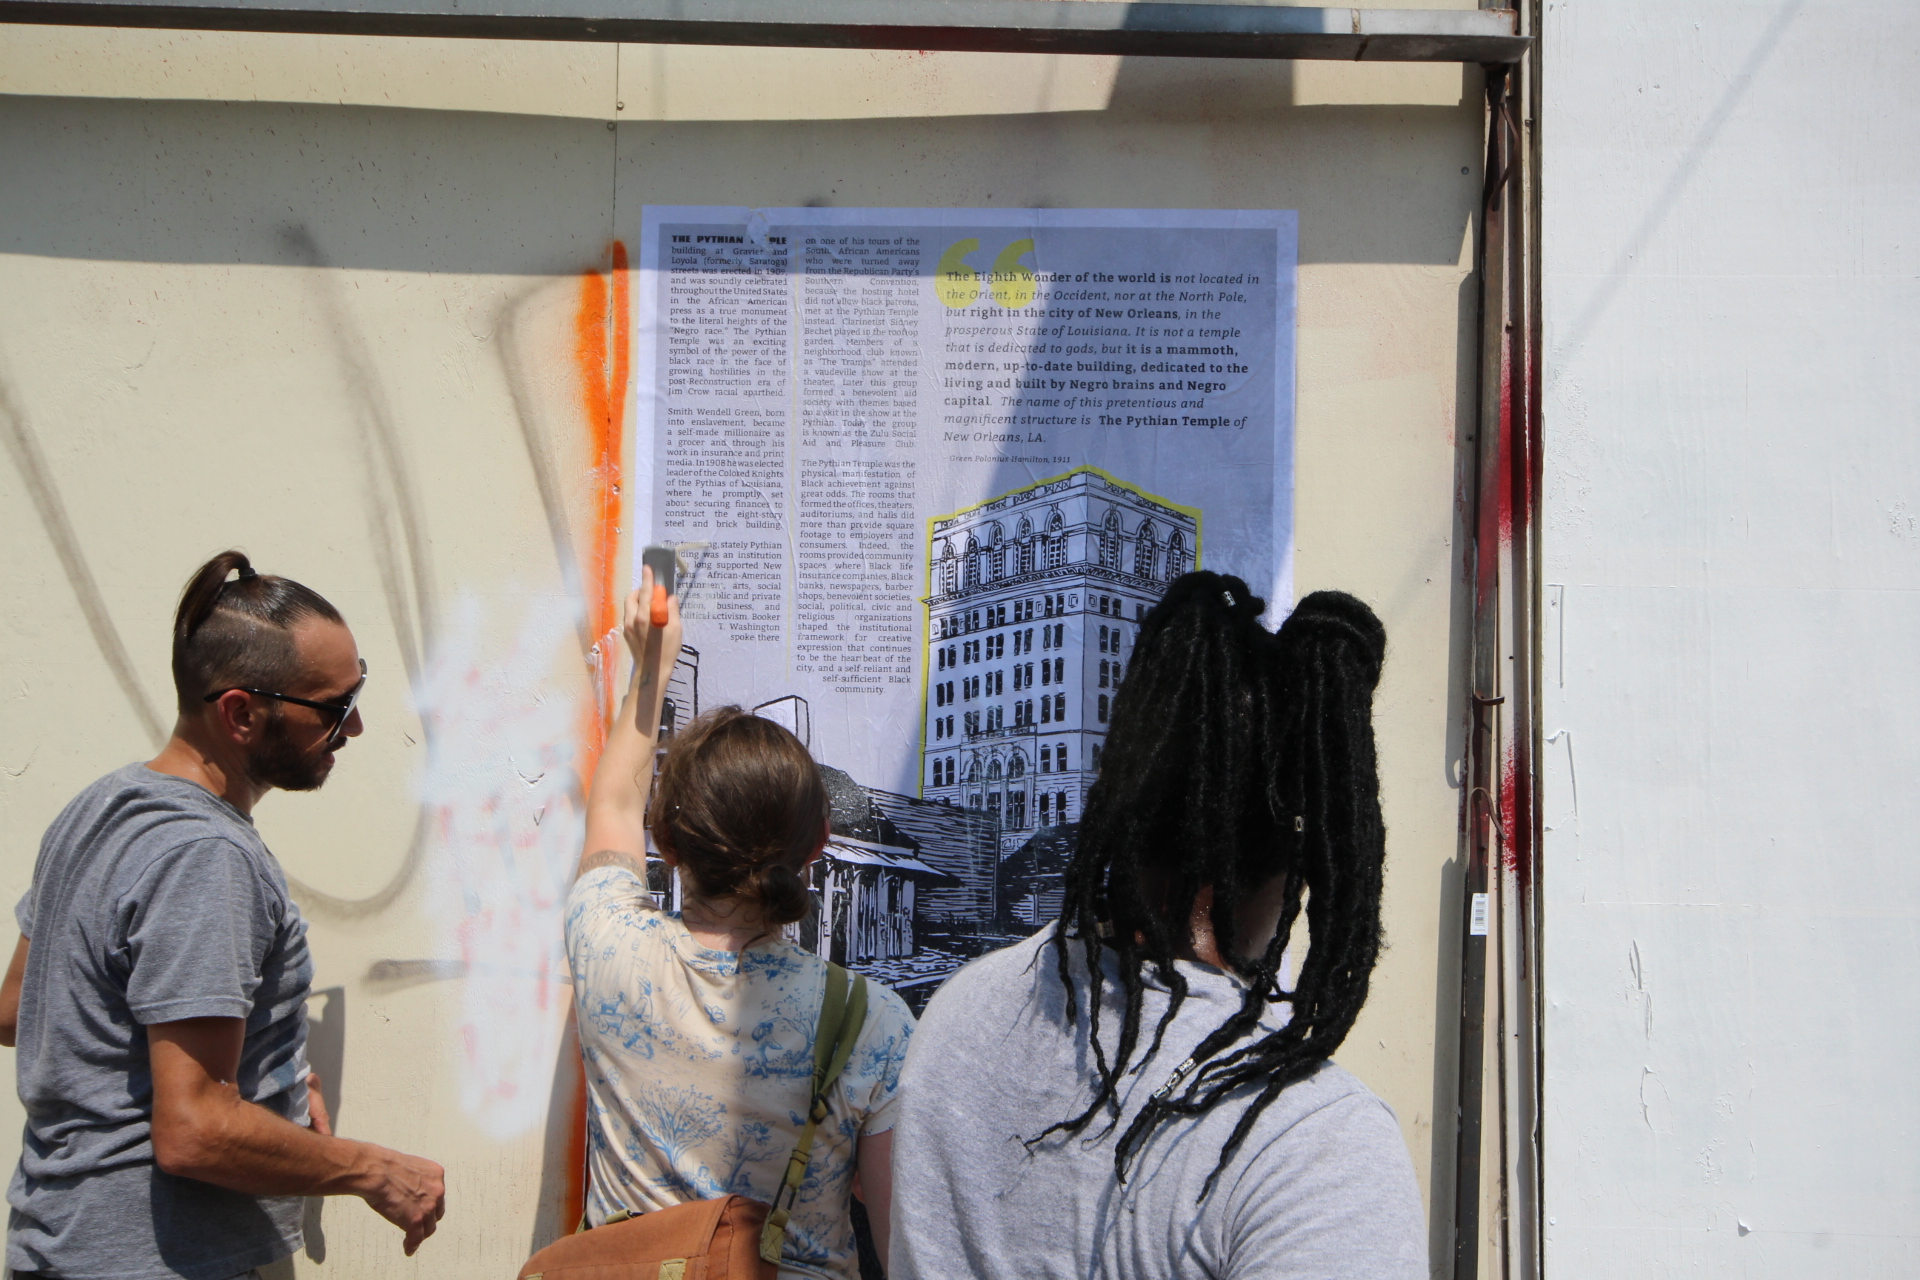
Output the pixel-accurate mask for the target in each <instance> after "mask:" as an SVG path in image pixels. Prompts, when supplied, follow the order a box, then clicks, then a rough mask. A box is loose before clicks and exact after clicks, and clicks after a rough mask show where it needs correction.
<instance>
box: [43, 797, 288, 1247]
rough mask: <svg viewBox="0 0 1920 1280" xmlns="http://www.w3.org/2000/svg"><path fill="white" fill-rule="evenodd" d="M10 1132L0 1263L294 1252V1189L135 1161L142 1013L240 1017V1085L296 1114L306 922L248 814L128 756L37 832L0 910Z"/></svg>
mask: <svg viewBox="0 0 1920 1280" xmlns="http://www.w3.org/2000/svg"><path fill="white" fill-rule="evenodd" d="M14 915H15V917H16V918H17V919H18V921H19V924H20V932H21V933H22V935H24V936H25V937H27V938H30V939H31V940H32V945H31V946H30V947H29V948H28V951H27V972H26V980H25V982H24V983H23V985H22V987H21V992H20V1027H19V1052H18V1055H17V1058H16V1067H17V1069H18V1073H19V1089H20V1101H21V1102H22V1103H24V1104H25V1105H26V1109H27V1129H26V1136H25V1140H24V1142H23V1144H22V1148H21V1152H20V1165H19V1167H18V1168H17V1169H16V1170H15V1171H14V1175H13V1182H12V1185H11V1186H9V1187H8V1189H7V1200H8V1203H9V1204H11V1205H12V1206H13V1212H12V1215H11V1217H10V1220H9V1222H8V1225H7V1263H8V1265H9V1266H11V1267H12V1268H13V1269H14V1270H16V1271H44V1272H47V1273H49V1274H52V1275H57V1276H63V1277H67V1278H68V1280H108V1278H109V1277H112V1278H114V1280H121V1278H124V1280H146V1278H147V1277H153V1278H155V1280H159V1278H161V1277H170V1276H185V1277H187V1278H188V1280H229V1278H230V1277H233V1276H237V1275H239V1274H241V1273H242V1272H245V1271H248V1270H250V1269H252V1268H254V1267H258V1266H263V1265H265V1264H266V1263H269V1262H272V1261H273V1260H275V1259H276V1258H282V1257H285V1256H286V1255H288V1254H290V1253H292V1252H293V1251H294V1250H296V1249H298V1248H299V1247H300V1244H301V1234H300V1213H301V1208H302V1202H301V1200H300V1199H299V1198H298V1197H292V1196H281V1197H259V1196H249V1195H243V1194H241V1193H239V1192H235V1191H226V1190H223V1189H221V1188H219V1187H216V1186H213V1185H212V1184H211V1183H206V1182H198V1181H195V1180H193V1179H190V1178H180V1177H175V1176H173V1175H171V1174H167V1173H164V1172H162V1171H161V1170H160V1169H159V1168H158V1167H157V1166H156V1165H155V1164H154V1162H153V1140H152V1116H153V1077H152V1073H151V1070H150V1067H149V1062H148V1056H147V1031H146V1029H147V1027H148V1026H150V1025H152V1024H153V1023H157V1022H174V1021H178V1020H179V1019H182V1018H204V1017H222V1018H244V1019H246V1039H245V1044H244V1047H243V1048H242V1050H241V1054H240V1071H239V1078H238V1080H237V1081H236V1083H237V1085H238V1086H239V1090H240V1096H241V1097H243V1098H246V1099H248V1100H249V1101H252V1102H257V1103H259V1104H260V1105H261V1106H263V1107H266V1108H267V1109H268V1110H270V1111H273V1112H274V1113H276V1114H278V1115H281V1116H285V1117H286V1118H287V1119H289V1120H292V1121H293V1122H294V1123H296V1124H305V1123H306V1122H307V1090H306V1078H307V1024H306V1010H305V1001H306V998H307V996H308V994H309V992H310V991H311V988H312V985H313V963H312V960H311V958H310V957H309V955H308V952H307V926H306V922H305V921H303V920H302V919H301V918H300V911H299V908H298V907H296V906H295V905H294V903H293V901H292V899H291V898H289V897H288V896H287V882H286V877H285V875H283V874H282V872H281V870H280V865H279V863H278V862H276V861H275V860H274V857H273V855H272V854H271V853H269V852H268V851H267V846H266V845H265V844H264V843H262V842H261V839H260V835H259V833H258V832H257V831H255V830H254V826H253V823H252V821H251V820H249V819H248V818H247V816H246V815H244V814H242V813H241V812H240V811H239V810H238V809H235V808H234V807H233V806H231V805H229V804H227V803H226V802H225V801H224V800H221V799H220V798H219V797H218V796H215V795H213V794H212V793H211V792H209V791H207V790H206V789H205V788H203V787H199V786H196V785H195V784H193V783H191V782H188V781H186V780H185V779H183V778H175V777H171V776H169V775H167V774H162V773H155V772H154V771H153V770H151V769H149V768H147V767H146V766H145V765H139V764H134V765H128V766H127V767H126V768H124V769H120V770H117V771H115V772H113V773H110V774H108V775H107V776H106V777H104V778H102V779H100V780H99V781H98V782H95V783H94V784H93V785H92V786H90V787H88V788H87V789H86V790H85V791H82V792H81V793H80V794H79V795H78V796H77V797H75V798H74V800H73V802H72V803H71V804H69V805H68V806H67V807H66V809H65V810H63V811H62V812H61V814H60V816H59V817H58V818H57V819H55V820H54V823H53V825H52V826H51V827H49V828H47V833H46V835H45V837H43V838H42V840H41V842H40V857H39V860H38V862H36V863H35V864H34V870H33V888H31V889H30V890H28V891H27V896H26V897H24V898H22V899H21V900H20V905H19V906H18V907H17V908H16V909H15V911H14Z"/></svg>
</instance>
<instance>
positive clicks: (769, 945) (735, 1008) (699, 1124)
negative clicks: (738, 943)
mask: <svg viewBox="0 0 1920 1280" xmlns="http://www.w3.org/2000/svg"><path fill="white" fill-rule="evenodd" d="M567 956H568V959H569V961H570V963H571V964H572V967H573V995H574V1004H575V1008H576V1010H577V1012H578V1015H579V1023H580V1048H581V1056H582V1058H583V1059H584V1061H585V1063H586V1073H587V1094H588V1108H587V1146H588V1149H587V1163H588V1171H589V1176H590V1186H589V1189H588V1194H587V1217H588V1220H589V1221H592V1222H595V1223H598V1222H600V1221H602V1220H604V1219H605V1218H606V1216H607V1215H608V1214H609V1213H612V1212H613V1211H614V1210H615V1209H629V1210H632V1211H634V1212H646V1211H648V1210H652V1209H663V1208H666V1207H668V1206H670V1205H675V1204H682V1203H684V1202H686V1201H688V1200H709V1199H713V1198H715V1197H718V1196H723V1195H736V1194H737V1195H744V1196H751V1197H753V1198H754V1199H756V1200H761V1201H769V1202H770V1201H771V1200H772V1199H773V1195H774V1191H775V1189H776V1188H777V1187H778V1186H779V1183H780V1179H781V1177H782V1176H783V1175H784V1174H785V1172H786V1166H787V1158H788V1156H790V1155H791V1154H792V1152H793V1146H794V1143H795V1142H796V1141H797V1140H798V1138H799V1136H800V1130H801V1128H802V1127H803V1126H804V1125H805V1123H806V1115H805V1111H806V1106H807V1101H808V1097H807V1093H808V1088H809V1082H810V1080H811V1077H812V1074H813V1034H814V1029H815V1027H816V1026H817V1025H818V1018H819V1013H820V999H821V993H822V992H823V991H824V989H825V986H826V974H827V966H826V962H825V961H824V960H822V959H820V957H818V956H816V955H814V954H812V953H811V952H808V951H803V950H801V949H800V948H799V947H797V946H795V945H794V944H793V943H791V942H788V941H786V940H785V939H783V938H772V939H766V940H763V941H760V942H756V943H754V944H753V945H752V946H750V947H748V948H747V949H746V950H744V951H739V952H733V951H714V950H711V949H709V948H706V947H703V946H701V945H700V944H699V943H698V942H696V941H695V940H694V938H693V935H692V934H690V933H688V932H687V929H686V926H685V925H684V924H682V923H681V920H680V917H679V916H678V915H676V914H674V913H672V912H669V911H664V910H662V909H661V908H660V907H659V906H658V905H656V904H655V902H654V899H653V895H652V894H650V893H648V892H647V889H646V886H645V885H644V884H642V883H641V881H640V879H639V877H637V876H635V875H634V874H633V872H632V871H631V870H629V869H627V868H624V867H601V868H597V869H596V870H593V871H590V872H588V873H587V874H586V875H584V876H581V877H580V879H579V881H578V882H577V883H576V884H575V885H574V887H573V893H572V895H571V896H570V897H569V898H568V900H567ZM912 1034H913V1015H912V1014H910V1013H908V1012H907V1007H906V1005H905V1004H904V1003H903V1002H902V1001H901V1000H900V997H898V996H896V995H895V994H894V993H893V992H891V991H889V990H887V989H886V988H885V987H883V986H881V985H880V984H878V983H876V982H873V981H869V982H868V983H867V1020H866V1023H865V1025H864V1026H863V1027H862V1029H861V1032H860V1038H859V1040H858V1041H857V1042H856V1043H855V1046H854V1051H853V1053H852V1054H851V1055H850V1056H849V1057H848V1059H847V1065H846V1068H845V1070H844V1071H843V1072H842V1074H841V1077H840V1079H839V1081H838V1082H837V1083H836V1085H835V1087H834V1089H833V1091H832V1093H831V1096H830V1098H829V1100H828V1110H827V1118H826V1120H825V1121H824V1122H822V1124H821V1125H820V1127H819V1131H818V1132H817V1134H816V1135H815V1138H814V1145H813V1158H812V1162H811V1163H810V1164H809V1165H808V1167H807V1176H806V1181H805V1182H803V1183H802V1184H801V1187H800V1195H799V1198H798V1200H797V1201H796V1203H795V1205H794V1211H793V1218H792V1221H791V1222H790V1223H789V1224H788V1227H787V1243H786V1248H785V1250H784V1251H783V1252H782V1255H781V1266H780V1274H781V1275H782V1276H783V1277H784V1276H811V1277H818V1278H820V1280H856V1277H858V1275H859V1272H860V1264H859V1258H858V1255H857V1253H856V1251H855V1246H854V1240H853V1227H852V1223H851V1221H850V1219H849V1217H848V1202H849V1199H850V1197H851V1195H852V1190H853V1174H854V1162H855V1156H856V1154H857V1143H858V1139H859V1137H860V1136H861V1135H862V1134H877V1133H884V1132H886V1131H887V1130H889V1129H891V1128H892V1127H893V1122H894V1115H895V1113H896V1111H897V1110H898V1101H897V1098H896V1096H895V1094H896V1090H897V1089H898V1087H899V1083H900V1065H901V1063H902V1062H903V1061H904V1060H905V1058H906V1053H907V1041H908V1039H909V1037H911V1036H912Z"/></svg>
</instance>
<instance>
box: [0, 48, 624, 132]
mask: <svg viewBox="0 0 1920 1280" xmlns="http://www.w3.org/2000/svg"><path fill="white" fill-rule="evenodd" d="M618 61H619V49H618V47H617V46H615V45H610V44H584V43H576V42H574V41H570V40H556V41H551V42H540V41H531V40H390V39H386V38H384V37H380V36H315V35H279V34H272V33H267V32H258V31H150V30H134V29H129V28H118V27H104V28H103V27H39V26H18V25H16V26H5V27H0V93H19V94H57V95H61V96H64V97H84V98H149V99H186V100H190V101H216V102H218V101H224V102H312V103H326V104H331V105H335V106H371V107H416V108H431V109H435V110H441V111H504V112H512V113H515V114H522V115H545V116H582V117H587V118H590V119H600V120H608V119H612V118H613V114H614V105H613V104H614V101H615V95H614V85H615V77H616V72H615V66H616V64H617V63H618Z"/></svg>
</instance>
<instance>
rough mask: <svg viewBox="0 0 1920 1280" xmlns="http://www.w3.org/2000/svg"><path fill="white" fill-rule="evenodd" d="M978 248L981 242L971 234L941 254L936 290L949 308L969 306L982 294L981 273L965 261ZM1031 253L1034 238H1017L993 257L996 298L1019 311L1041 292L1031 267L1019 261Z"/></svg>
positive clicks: (990, 282) (991, 285) (991, 283)
mask: <svg viewBox="0 0 1920 1280" xmlns="http://www.w3.org/2000/svg"><path fill="white" fill-rule="evenodd" d="M979 248H980V242H979V241H978V240H976V239H974V238H973V237H971V236H969V237H968V238H967V239H965V240H956V241H954V242H953V243H952V244H950V245H948V246H947V251H946V252H945V253H943V254H941V255H940V262H939V264H938V265H937V266H936V267H935V268H934V273H933V291H934V293H935V295H936V296H938V297H939V299H940V301H941V302H943V303H945V304H946V305H947V307H948V308H949V309H950V310H953V311H959V310H962V309H964V308H966V307H970V306H972V305H973V304H974V302H975V301H976V300H977V299H978V298H979V297H980V276H981V273H980V272H979V271H977V270H976V269H974V268H973V267H971V266H969V265H968V264H967V261H966V257H967V255H968V254H970V253H973V252H975V251H976V250H978V249H979ZM1032 252H1033V241H1032V240H1015V241H1014V242H1013V243H1012V244H1010V245H1008V246H1007V247H1006V248H1004V249H1002V250H1001V251H1000V253H999V256H997V257H996V258H994V260H993V270H992V271H990V272H988V273H987V282H988V287H989V288H990V289H991V290H992V293H993V300H994V301H995V302H997V303H999V304H1000V305H1001V306H1003V307H1005V308H1007V309H1008V310H1009V311H1018V310H1020V309H1021V308H1022V307H1024V306H1026V305H1027V304H1028V303H1030V302H1032V301H1033V299H1034V295H1035V294H1036V293H1038V292H1039V286H1038V285H1037V284H1036V283H1035V281H1034V278H1033V271H1032V269H1031V268H1029V267H1027V266H1026V265H1024V264H1023V263H1022V262H1021V261H1020V259H1021V257H1022V256H1023V255H1025V254H1028V253H1032Z"/></svg>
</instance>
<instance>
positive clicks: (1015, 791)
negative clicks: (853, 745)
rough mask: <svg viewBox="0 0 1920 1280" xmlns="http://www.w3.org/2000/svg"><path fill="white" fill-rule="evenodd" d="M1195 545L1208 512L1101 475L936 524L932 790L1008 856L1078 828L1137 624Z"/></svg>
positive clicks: (1188, 561) (1010, 496) (926, 749)
mask: <svg viewBox="0 0 1920 1280" xmlns="http://www.w3.org/2000/svg"><path fill="white" fill-rule="evenodd" d="M1199 549H1200V512H1199V511H1198V510H1196V509H1194V508H1191V507H1182V506H1179V505H1177V504H1175V503H1172V502H1169V501H1167V500H1166V499H1164V498H1157V497H1154V496H1152V495H1150V494H1148V493H1146V492H1144V491H1143V490H1141V489H1138V488H1136V487H1134V486H1133V485H1130V484H1127V483H1126V482H1124V481H1121V480H1117V479H1115V478H1114V477H1112V476H1109V475H1107V474H1106V473H1105V472H1103V471H1100V470H1099V469H1097V468H1094V467H1080V468H1077V469H1075V470H1073V471H1070V472H1068V473H1067V474H1065V475H1062V476H1056V477H1054V478H1053V479H1050V480H1043V481H1040V482H1039V483H1037V484H1034V485H1030V486H1028V487H1026V488H1023V489H1015V490H1013V491H1011V492H1008V493H1004V494H1001V495H1000V496H999V497H997V498H992V499H989V500H988V501H986V502H982V503H980V504H978V505H977V506H972V507H968V508H966V509H965V510H963V511H959V512H956V513H954V514H953V515H949V516H942V517H939V518H937V519H935V520H934V521H933V522H932V525H931V529H930V539H929V546H928V563H927V569H928V587H929V590H928V595H927V597H926V601H925V603H926V606H927V613H928V631H927V668H926V670H927V698H926V722H925V723H926V729H925V733H924V736H923V738H922V744H921V756H922V767H921V775H920V779H921V794H922V795H923V796H924V797H926V798H927V799H929V800H939V801H943V802H945V803H947V804H951V805H955V806H958V807H962V808H967V809H973V810H979V811H981V812H983V813H984V814H985V815H986V816H987V817H988V818H989V819H990V820H991V821H992V822H993V823H994V825H995V826H996V827H997V829H998V830H999V832H1000V850H1001V856H1002V857H1003V858H1004V857H1005V856H1007V855H1009V854H1012V853H1014V852H1016V851H1018V850H1019V849H1021V848H1022V847H1023V846H1025V845H1026V844H1027V843H1028V842H1029V841H1030V840H1031V839H1033V837H1034V835H1035V833H1036V832H1039V831H1043V830H1045V829H1047V828H1051V827H1058V826H1064V825H1067V824H1070V823H1074V822H1077V821H1078V820H1079V816H1080V811H1081V807H1082V805H1083V803H1084V801H1085V799H1086V793H1087V789H1088V788H1089V787H1090V786H1092V784H1093V778H1094V774H1095V771H1096V770H1097V768H1098V766H1099V763H1100V750H1101V747H1102V745H1103V744H1104V743H1105V741H1106V730H1107V722H1108V719H1109V718H1110V715H1111V710H1112V701H1113V694H1114V691H1115V690H1117V689H1118V688H1119V687H1120V680H1121V678H1122V677H1123V676H1124V675H1125V674H1126V669H1127V662H1128V659H1129V658H1130V657H1131V655H1132V650H1133V642H1134V637H1135V635H1136V634H1137V633H1138V631H1139V624H1140V620H1141V619H1142V618H1143V617H1145V616H1146V612H1147V610H1148V609H1149V608H1151V607H1152V605H1153V603H1154V602H1155V601H1157V600H1158V599H1159V598H1160V596H1161V594H1162V593H1163V592H1165V591H1166V589H1167V584H1168V583H1170V582H1172V581H1173V580H1174V579H1175V578H1177V577H1179V576H1180V575H1181V574H1183V573H1185V572H1187V571H1188V570H1189V569H1191V568H1193V567H1194V565H1195V563H1196V562H1197V559H1198V555H1199Z"/></svg>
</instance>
